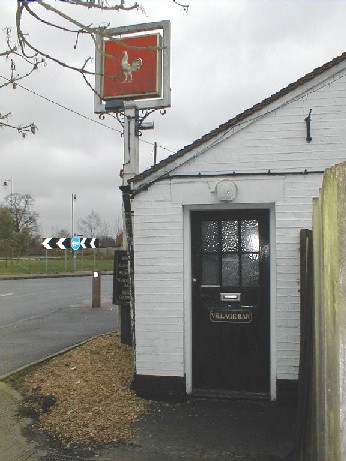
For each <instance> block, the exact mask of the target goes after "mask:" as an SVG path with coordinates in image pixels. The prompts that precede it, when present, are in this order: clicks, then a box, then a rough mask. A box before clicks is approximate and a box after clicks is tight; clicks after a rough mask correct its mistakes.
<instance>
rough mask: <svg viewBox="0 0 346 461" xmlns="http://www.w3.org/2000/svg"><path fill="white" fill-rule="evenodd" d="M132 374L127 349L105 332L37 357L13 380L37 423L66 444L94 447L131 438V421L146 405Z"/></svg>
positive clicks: (130, 351) (113, 335) (116, 338)
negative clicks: (132, 387)
mask: <svg viewBox="0 0 346 461" xmlns="http://www.w3.org/2000/svg"><path fill="white" fill-rule="evenodd" d="M132 378H133V357H132V349H131V348H130V347H129V346H126V345H123V344H121V343H120V339H119V336H118V335H117V334H116V333H110V334H107V335H102V336H99V337H97V338H96V339H93V340H91V341H89V342H87V343H85V344H83V345H81V346H79V347H77V348H75V349H73V350H71V351H69V352H66V353H64V354H62V355H59V356H57V357H55V358H53V359H51V360H49V361H48V362H45V363H43V364H42V365H40V366H39V367H38V368H36V369H34V370H32V371H31V372H29V373H28V374H26V375H24V376H23V377H22V378H21V380H20V382H19V383H17V384H18V385H19V390H20V392H21V393H22V395H23V396H24V403H23V405H24V406H25V405H29V406H31V409H33V407H35V408H34V410H35V411H36V416H37V421H36V424H37V425H38V427H39V428H40V429H42V430H44V431H48V432H50V433H51V434H53V435H54V436H55V437H57V438H58V439H59V440H60V442H61V443H62V444H63V446H65V447H66V448H68V447H70V446H72V445H75V444H78V445H79V446H81V447H94V446H97V445H99V444H102V443H110V442H118V441H125V442H129V441H131V440H132V438H133V428H132V426H133V423H134V421H136V420H137V419H138V418H139V417H140V416H141V415H142V414H143V413H145V412H146V411H147V409H148V407H149V403H148V402H147V401H146V400H143V399H140V398H138V397H137V396H136V395H135V393H134V392H133V391H131V390H130V384H131V380H132Z"/></svg>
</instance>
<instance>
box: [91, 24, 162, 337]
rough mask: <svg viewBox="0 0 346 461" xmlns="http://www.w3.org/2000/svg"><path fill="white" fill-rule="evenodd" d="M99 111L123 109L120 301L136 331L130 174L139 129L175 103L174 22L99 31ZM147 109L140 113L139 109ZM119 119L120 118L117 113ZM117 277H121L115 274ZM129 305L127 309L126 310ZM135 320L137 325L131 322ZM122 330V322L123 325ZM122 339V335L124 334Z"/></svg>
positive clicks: (136, 161) (134, 169) (136, 170)
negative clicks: (124, 268) (123, 287)
mask: <svg viewBox="0 0 346 461" xmlns="http://www.w3.org/2000/svg"><path fill="white" fill-rule="evenodd" d="M95 70H96V72H95V75H96V78H95V97H94V112H95V113H97V114H104V113H110V112H116V113H117V116H118V115H119V114H120V115H123V116H124V122H123V134H124V163H123V174H122V186H121V188H120V189H121V191H122V198H123V245H122V248H123V251H126V252H127V255H128V280H129V304H128V303H127V304H121V305H120V308H121V313H122V314H125V313H126V315H121V318H122V319H125V318H126V319H129V320H127V322H130V324H128V325H125V329H126V328H127V327H129V331H131V329H132V334H133V335H134V312H135V304H134V285H133V279H134V254H133V233H132V209H131V190H130V186H129V183H128V181H129V179H131V178H133V177H134V176H136V175H137V174H138V173H139V130H142V129H149V128H153V127H154V126H153V123H151V124H148V123H143V120H144V119H145V118H146V117H147V116H148V115H149V114H150V113H151V111H153V110H157V109H164V108H167V107H169V106H170V104H171V89H170V22H169V21H161V22H152V23H146V24H138V25H133V26H124V27H118V28H116V29H108V30H107V37H106V38H104V37H101V35H100V36H98V37H96V48H95ZM140 110H141V111H147V113H146V114H145V115H144V116H143V117H139V111H140ZM118 120H119V119H118ZM113 283H117V282H116V280H113ZM125 309H126V312H125ZM131 326H132V328H131ZM122 331H123V326H122ZM122 340H123V338H122Z"/></svg>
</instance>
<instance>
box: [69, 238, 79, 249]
mask: <svg viewBox="0 0 346 461" xmlns="http://www.w3.org/2000/svg"><path fill="white" fill-rule="evenodd" d="M79 247H80V238H79V237H77V236H76V235H75V236H74V237H72V239H71V248H72V250H79Z"/></svg>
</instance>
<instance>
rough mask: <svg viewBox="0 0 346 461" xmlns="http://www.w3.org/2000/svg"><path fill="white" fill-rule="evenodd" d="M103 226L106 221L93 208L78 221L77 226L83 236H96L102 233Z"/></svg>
mask: <svg viewBox="0 0 346 461" xmlns="http://www.w3.org/2000/svg"><path fill="white" fill-rule="evenodd" d="M105 226H107V225H106V223H104V222H103V221H102V219H101V216H100V215H99V214H98V213H97V212H96V211H95V210H92V211H91V213H90V214H89V215H88V216H87V217H86V218H84V219H80V220H79V221H78V228H79V230H80V231H81V233H82V234H83V235H84V236H85V237H91V238H93V237H98V236H99V235H100V234H103V233H104V229H105Z"/></svg>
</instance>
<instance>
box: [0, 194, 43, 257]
mask: <svg viewBox="0 0 346 461" xmlns="http://www.w3.org/2000/svg"><path fill="white" fill-rule="evenodd" d="M34 202H35V201H34V199H33V198H32V197H31V195H30V194H25V195H23V194H18V193H15V194H10V195H8V196H6V197H5V199H4V203H3V205H2V210H3V212H2V213H3V222H2V224H1V221H0V225H2V228H1V230H0V233H5V235H6V236H7V243H8V244H9V247H10V256H11V257H12V255H14V256H15V257H17V258H19V257H20V256H21V255H22V254H23V253H24V252H25V251H27V250H28V248H29V247H30V244H31V243H32V241H33V240H35V239H36V238H37V236H38V213H37V212H36V211H35V210H34ZM6 223H7V225H8V226H9V227H8V230H7V231H6V230H5V225H6Z"/></svg>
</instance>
